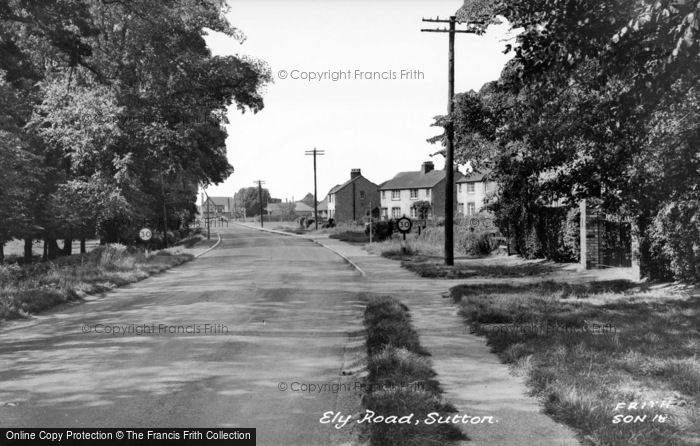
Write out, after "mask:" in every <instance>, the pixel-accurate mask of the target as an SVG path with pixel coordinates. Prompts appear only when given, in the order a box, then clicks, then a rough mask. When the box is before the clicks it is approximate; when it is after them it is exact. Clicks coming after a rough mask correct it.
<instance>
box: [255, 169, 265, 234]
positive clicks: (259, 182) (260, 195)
mask: <svg viewBox="0 0 700 446" xmlns="http://www.w3.org/2000/svg"><path fill="white" fill-rule="evenodd" d="M254 183H255V184H257V185H258V201H259V202H260V227H261V228H262V227H263V202H262V185H263V184H265V182H264V181H261V180H257V181H254Z"/></svg>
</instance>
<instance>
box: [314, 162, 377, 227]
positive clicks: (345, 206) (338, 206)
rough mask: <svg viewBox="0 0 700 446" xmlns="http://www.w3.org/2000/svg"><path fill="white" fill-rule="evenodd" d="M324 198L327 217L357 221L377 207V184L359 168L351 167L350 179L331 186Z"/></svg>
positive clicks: (336, 219)
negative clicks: (326, 202)
mask: <svg viewBox="0 0 700 446" xmlns="http://www.w3.org/2000/svg"><path fill="white" fill-rule="evenodd" d="M326 199H327V200H328V218H332V219H334V220H335V221H357V220H360V219H362V218H364V217H365V216H366V215H367V214H368V212H369V211H370V210H371V209H376V208H378V207H379V186H377V185H376V184H374V183H373V182H371V181H370V180H368V179H367V178H365V177H363V176H362V171H361V170H360V169H352V170H350V179H349V180H348V181H346V182H344V183H343V184H339V185H337V186H335V187H333V188H332V189H331V190H330V191H329V192H328V196H327V197H326Z"/></svg>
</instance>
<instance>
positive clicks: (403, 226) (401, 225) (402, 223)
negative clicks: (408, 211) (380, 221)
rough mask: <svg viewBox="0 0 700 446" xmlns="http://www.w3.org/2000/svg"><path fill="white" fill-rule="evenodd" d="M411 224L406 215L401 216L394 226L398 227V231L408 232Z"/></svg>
mask: <svg viewBox="0 0 700 446" xmlns="http://www.w3.org/2000/svg"><path fill="white" fill-rule="evenodd" d="M412 226H413V222H412V221H411V219H410V218H408V217H401V218H399V220H398V221H397V222H396V227H397V228H398V229H399V232H402V233H404V234H405V233H407V232H410V231H411V227H412Z"/></svg>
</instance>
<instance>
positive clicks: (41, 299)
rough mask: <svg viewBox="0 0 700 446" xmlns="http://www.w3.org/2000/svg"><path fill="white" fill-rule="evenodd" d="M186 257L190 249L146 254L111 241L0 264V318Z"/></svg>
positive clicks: (15, 316) (125, 279)
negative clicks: (19, 262)
mask: <svg viewBox="0 0 700 446" xmlns="http://www.w3.org/2000/svg"><path fill="white" fill-rule="evenodd" d="M192 258H193V256H192V255H191V254H186V253H172V252H169V251H157V252H153V253H149V254H146V253H145V252H144V251H141V250H138V249H136V248H127V247H126V246H123V245H116V244H114V245H105V246H99V247H97V248H95V249H94V250H93V251H91V252H89V253H88V254H83V255H74V256H68V257H63V258H59V259H57V260H55V261H52V262H44V263H37V264H32V265H26V266H24V267H20V266H18V265H14V264H11V265H0V320H8V319H18V318H24V317H27V316H28V315H29V314H31V313H38V312H40V311H43V310H46V309H48V308H51V307H53V306H56V305H58V304H61V303H65V302H69V301H73V300H77V299H80V298H82V297H84V296H85V295H87V294H95V293H100V292H104V291H108V290H111V289H112V288H115V287H118V286H122V285H126V284H128V283H132V282H136V281H139V280H142V279H145V278H146V277H148V276H150V275H152V274H156V273H159V272H161V271H164V270H166V269H168V268H172V267H173V266H176V265H180V264H182V263H184V262H186V261H188V260H191V259H192Z"/></svg>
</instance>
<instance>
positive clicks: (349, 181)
mask: <svg viewBox="0 0 700 446" xmlns="http://www.w3.org/2000/svg"><path fill="white" fill-rule="evenodd" d="M360 176H361V175H360ZM360 176H357V177H355V178H350V179H349V180H347V181H346V182H344V183H343V184H336V185H335V187H333V188H332V189H331V190H330V191H329V192H328V195H330V194H335V193H337V192H338V191H339V190H341V189H343V188H345V187H346V186H347V185H349V184H351V183H352V182H353V181H355V180H357V179H358V178H360Z"/></svg>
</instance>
